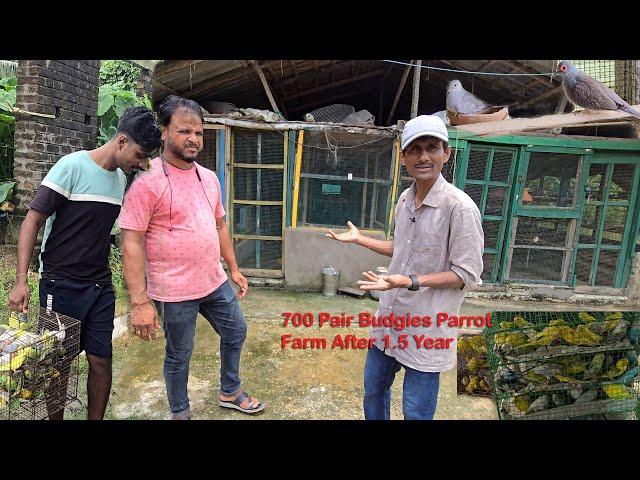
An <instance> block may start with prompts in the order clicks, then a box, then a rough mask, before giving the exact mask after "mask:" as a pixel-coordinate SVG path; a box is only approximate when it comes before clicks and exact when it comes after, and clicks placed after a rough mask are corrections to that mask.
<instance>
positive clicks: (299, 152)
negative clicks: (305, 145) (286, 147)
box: [291, 130, 304, 228]
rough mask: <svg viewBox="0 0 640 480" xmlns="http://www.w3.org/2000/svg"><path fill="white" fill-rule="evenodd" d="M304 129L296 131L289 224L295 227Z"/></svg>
mask: <svg viewBox="0 0 640 480" xmlns="http://www.w3.org/2000/svg"><path fill="white" fill-rule="evenodd" d="M303 139H304V130H300V131H299V132H298V146H297V147H296V169H295V175H294V177H293V205H292V214H291V226H292V227H293V228H296V225H297V223H298V195H299V194H300V166H301V165H302V141H303Z"/></svg>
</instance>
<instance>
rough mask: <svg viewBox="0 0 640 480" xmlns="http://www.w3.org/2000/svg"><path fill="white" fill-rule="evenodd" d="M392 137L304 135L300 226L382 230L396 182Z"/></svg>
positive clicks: (325, 133)
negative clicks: (352, 227) (394, 179)
mask: <svg viewBox="0 0 640 480" xmlns="http://www.w3.org/2000/svg"><path fill="white" fill-rule="evenodd" d="M394 140H395V137H394V136H392V135H389V136H387V135H371V134H354V133H347V132H342V131H334V130H331V131H329V130H324V131H309V132H305V136H304V146H303V150H302V164H301V169H300V193H299V196H298V224H299V225H319V226H344V225H346V223H347V221H351V222H353V223H354V224H355V225H356V226H358V227H361V228H370V229H384V228H386V226H387V223H388V212H389V208H390V203H391V187H392V184H393V168H392V167H393V157H394Z"/></svg>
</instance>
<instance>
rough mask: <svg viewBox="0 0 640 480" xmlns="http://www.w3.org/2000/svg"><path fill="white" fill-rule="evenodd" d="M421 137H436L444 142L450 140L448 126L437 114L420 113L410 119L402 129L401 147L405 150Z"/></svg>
mask: <svg viewBox="0 0 640 480" xmlns="http://www.w3.org/2000/svg"><path fill="white" fill-rule="evenodd" d="M420 137H436V138H439V139H440V140H442V141H443V142H448V141H449V133H448V132H447V127H446V126H445V124H444V122H443V121H442V119H441V118H439V117H436V116H435V115H419V116H417V117H416V118H412V119H411V120H409V121H408V122H407V123H406V124H405V126H404V129H403V130H402V141H401V143H400V149H401V150H403V151H404V149H405V148H407V146H409V144H410V143H411V142H413V141H414V140H415V139H416V138H420Z"/></svg>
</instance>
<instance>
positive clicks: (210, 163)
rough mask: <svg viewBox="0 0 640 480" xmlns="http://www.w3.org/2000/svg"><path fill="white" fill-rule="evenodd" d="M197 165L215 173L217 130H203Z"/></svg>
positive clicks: (216, 163)
mask: <svg viewBox="0 0 640 480" xmlns="http://www.w3.org/2000/svg"><path fill="white" fill-rule="evenodd" d="M197 161H198V163H199V164H200V165H202V166H203V167H205V168H208V169H209V170H213V171H214V172H215V171H217V165H218V130H213V129H209V128H206V129H205V130H204V138H203V146H202V150H201V151H200V153H199V154H198V160H197Z"/></svg>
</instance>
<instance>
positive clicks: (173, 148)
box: [166, 141, 200, 163]
mask: <svg viewBox="0 0 640 480" xmlns="http://www.w3.org/2000/svg"><path fill="white" fill-rule="evenodd" d="M195 148H196V149H197V148H198V147H197V146H196V147H195ZM166 149H167V150H169V151H170V152H171V153H172V154H173V155H175V156H176V157H178V158H179V159H180V160H182V161H183V162H187V163H193V162H195V161H196V158H197V157H198V153H200V151H198V152H197V153H196V154H195V155H187V154H186V153H185V150H186V149H185V150H183V149H181V148H180V147H178V145H176V144H175V143H172V142H171V141H169V142H167V145H166Z"/></svg>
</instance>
